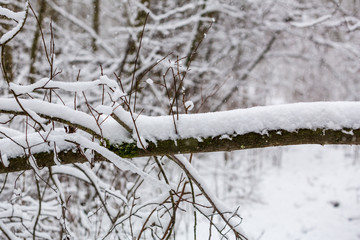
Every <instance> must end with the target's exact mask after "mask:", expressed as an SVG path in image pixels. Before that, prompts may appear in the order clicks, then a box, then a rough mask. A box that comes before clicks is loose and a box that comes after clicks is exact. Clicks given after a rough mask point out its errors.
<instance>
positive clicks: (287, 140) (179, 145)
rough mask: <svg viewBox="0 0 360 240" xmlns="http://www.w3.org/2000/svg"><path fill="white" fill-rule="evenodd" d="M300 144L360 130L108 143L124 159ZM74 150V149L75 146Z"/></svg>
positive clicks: (42, 163)
mask: <svg viewBox="0 0 360 240" xmlns="http://www.w3.org/2000/svg"><path fill="white" fill-rule="evenodd" d="M300 144H321V145H328V144H342V145H359V144H360V129H342V130H330V129H321V128H319V129H316V130H312V129H298V130H297V131H294V132H289V131H286V130H282V129H278V130H271V131H268V132H267V133H266V134H260V133H256V132H250V133H246V134H243V135H236V136H229V138H224V137H223V136H217V137H213V138H212V137H209V138H202V139H196V138H186V139H178V140H177V141H176V142H175V141H173V140H161V141H158V142H157V143H156V144H155V143H152V142H150V143H149V145H148V147H147V149H146V151H145V150H143V149H141V148H138V147H136V143H125V144H122V145H110V146H109V147H108V149H109V150H111V151H113V152H115V153H116V154H117V155H119V156H121V157H123V158H136V157H145V156H158V155H169V154H185V153H204V152H217V151H234V150H244V149H251V148H264V147H275V146H287V145H300ZM74 150H76V149H74ZM34 157H35V158H36V160H37V165H38V167H39V168H43V167H48V166H52V165H55V162H54V160H53V159H54V157H53V152H44V153H38V154H34ZM58 157H59V159H60V160H61V164H69V163H82V162H86V161H87V160H86V158H85V157H84V156H83V155H82V154H81V153H80V152H79V151H77V150H76V151H67V152H65V151H62V152H59V153H58ZM95 161H107V160H106V158H104V157H103V156H101V155H100V154H95ZM9 162H10V164H9V166H8V167H5V166H3V165H2V164H0V173H8V172H15V171H23V170H28V169H31V166H30V164H29V163H28V159H27V158H26V157H17V158H13V159H9Z"/></svg>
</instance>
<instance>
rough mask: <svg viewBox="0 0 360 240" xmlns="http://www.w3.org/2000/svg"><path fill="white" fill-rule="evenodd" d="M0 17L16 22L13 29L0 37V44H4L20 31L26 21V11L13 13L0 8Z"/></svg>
mask: <svg viewBox="0 0 360 240" xmlns="http://www.w3.org/2000/svg"><path fill="white" fill-rule="evenodd" d="M27 8H28V3H27V2H26V9H27ZM0 15H1V16H5V17H7V18H10V19H13V20H15V21H17V22H18V23H17V25H16V26H15V27H14V28H13V29H11V30H10V31H8V32H6V33H5V34H4V35H2V36H1V38H0V44H4V43H6V42H8V41H9V40H10V39H11V38H13V37H14V36H15V35H16V34H17V33H18V32H19V31H20V30H21V28H22V26H23V25H24V22H25V20H26V11H22V12H18V13H15V12H13V11H11V10H9V9H7V8H3V7H0Z"/></svg>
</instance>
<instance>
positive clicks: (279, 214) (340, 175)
mask: <svg viewBox="0 0 360 240" xmlns="http://www.w3.org/2000/svg"><path fill="white" fill-rule="evenodd" d="M354 148H355V147H348V146H347V147H332V146H325V147H322V146H314V145H312V146H311V145H304V146H291V147H284V148H283V149H284V153H283V156H282V160H281V162H282V163H281V167H274V166H269V165H270V164H266V165H267V166H268V167H267V169H268V170H266V171H264V172H262V173H261V176H260V178H261V182H260V184H259V185H258V187H257V192H259V195H260V198H259V199H258V200H259V202H258V203H250V204H242V205H241V216H242V217H243V222H242V224H241V226H242V227H243V228H244V229H246V231H247V233H248V234H249V236H251V237H253V238H252V239H261V240H268V239H269V240H271V239H276V240H290V239H291V240H296V239H301V240H314V239H346V240H357V239H360V228H359V226H360V185H359V183H360V174H359V170H360V164H359V163H360V162H359V159H357V160H356V159H354V156H353V154H349V151H350V150H352V153H354ZM346 152H348V153H347V154H346V155H345V154H344V153H346ZM355 161H357V163H355ZM225 202H226V200H225Z"/></svg>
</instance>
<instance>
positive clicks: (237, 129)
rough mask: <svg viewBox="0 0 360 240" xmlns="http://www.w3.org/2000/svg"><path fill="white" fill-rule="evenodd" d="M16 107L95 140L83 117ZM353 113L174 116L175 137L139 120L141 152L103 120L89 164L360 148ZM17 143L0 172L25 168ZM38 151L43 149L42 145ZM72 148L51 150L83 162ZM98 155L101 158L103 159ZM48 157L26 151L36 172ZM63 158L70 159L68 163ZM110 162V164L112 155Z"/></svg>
mask: <svg viewBox="0 0 360 240" xmlns="http://www.w3.org/2000/svg"><path fill="white" fill-rule="evenodd" d="M22 104H24V106H25V107H26V108H29V109H31V110H32V111H33V112H35V113H36V114H38V115H40V116H42V117H44V116H45V117H47V118H51V119H52V120H54V121H58V122H63V123H64V122H65V123H66V124H69V125H73V126H76V127H78V128H80V129H85V130H87V133H92V134H94V135H95V136H99V134H100V130H99V129H98V128H99V125H97V124H96V122H95V121H94V119H93V118H92V117H91V116H89V115H88V114H86V113H83V112H80V111H75V110H72V109H70V108H67V107H65V106H61V105H56V104H52V103H46V102H42V101H39V100H22ZM359 111H360V103H359V102H314V103H296V104H285V105H275V106H265V107H254V108H248V109H237V110H232V111H223V112H214V113H204V114H189V115H179V120H177V121H176V122H175V124H176V129H177V131H176V130H175V127H174V122H173V119H172V117H171V116H160V117H150V116H143V115H140V116H138V117H137V119H136V127H137V129H138V134H139V136H140V138H141V139H142V141H146V143H147V144H146V146H147V147H146V149H142V148H141V147H139V144H137V143H136V141H137V139H138V138H135V137H134V134H133V137H130V136H129V135H128V132H127V130H125V129H124V128H123V127H122V126H121V125H120V124H119V123H118V122H116V121H115V120H114V119H112V118H111V117H108V120H106V121H105V122H104V123H107V124H103V125H101V126H100V128H101V130H102V133H103V137H104V138H105V139H108V140H107V141H108V142H107V144H106V148H105V147H102V148H101V149H103V150H101V149H100V150H99V151H97V152H98V153H97V154H95V156H94V159H95V161H104V160H108V161H111V160H110V159H108V156H110V155H108V153H110V152H113V153H115V154H116V155H118V156H120V157H122V158H134V157H142V156H155V155H169V154H178V153H196V152H214V151H233V150H241V149H248V148H262V147H271V146H285V145H297V144H360V116H359V114H358V113H359ZM0 112H3V113H12V114H21V109H20V108H19V107H17V106H16V103H15V100H11V99H0ZM124 112H126V111H124ZM120 117H121V116H120ZM55 132H56V131H54V133H55ZM54 133H52V134H54ZM20 137H21V136H17V135H16V136H15V137H13V138H11V139H10V138H3V139H1V140H0V151H1V154H2V155H3V156H6V160H7V161H9V164H8V168H6V167H3V166H1V167H0V172H8V171H19V170H23V169H28V168H30V166H29V165H28V164H27V160H26V158H24V157H22V155H21V152H20V151H18V152H17V154H14V153H13V152H11V151H10V149H14V148H15V147H16V143H15V142H16V141H13V139H15V138H20ZM28 138H29V136H28ZM68 138H69V137H66V136H65V137H64V139H68ZM49 139H50V138H49ZM57 142H58V141H57ZM78 144H79V145H82V143H78ZM94 144H96V143H94ZM43 145H44V146H47V145H46V143H43ZM74 146H75V145H73V148H72V150H73V151H69V145H66V144H64V145H61V144H57V147H58V154H62V155H61V156H62V159H65V162H63V163H69V162H82V161H86V159H84V157H83V156H82V154H81V153H79V152H77V150H76V147H74ZM85 147H86V148H89V146H85ZM90 148H91V149H95V148H94V147H90ZM95 150H96V149H95ZM104 150H106V152H107V153H106V154H105V155H104V154H103V152H102V151H104ZM52 151H53V148H51V147H45V148H41V147H37V148H34V149H32V153H33V154H36V159H37V160H38V163H37V164H38V165H39V167H43V166H51V165H54V164H55V163H54V161H53V153H52ZM67 154H69V155H72V157H71V158H69V159H70V160H68V158H67V157H66V155H67ZM76 156H77V157H76ZM111 156H112V157H111V158H112V159H114V156H115V155H114V156H113V155H111Z"/></svg>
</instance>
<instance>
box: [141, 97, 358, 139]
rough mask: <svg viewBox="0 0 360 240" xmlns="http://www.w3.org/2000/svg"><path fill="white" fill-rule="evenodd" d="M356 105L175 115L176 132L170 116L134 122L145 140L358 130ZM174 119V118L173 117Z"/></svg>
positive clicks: (298, 105)
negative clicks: (299, 130) (250, 133)
mask: <svg viewBox="0 0 360 240" xmlns="http://www.w3.org/2000/svg"><path fill="white" fill-rule="evenodd" d="M359 113H360V102H313V103H294V104H284V105H274V106H264V107H253V108H247V109H237V110H231V111H223V112H214V113H202V114H188V115H179V120H177V121H176V129H177V133H176V131H175V127H174V121H173V117H172V116H161V117H148V116H142V115H140V116H139V117H138V119H137V120H136V125H137V128H138V130H139V134H140V136H141V137H143V138H144V139H146V140H149V141H153V142H156V141H157V140H166V139H173V140H176V139H180V138H191V137H192V138H199V137H200V138H201V137H215V136H222V135H225V134H226V135H229V136H233V135H241V134H246V133H249V132H256V133H263V134H266V132H267V131H269V130H280V129H282V130H286V131H290V132H293V131H296V130H297V129H317V128H324V129H336V130H339V129H343V128H352V129H358V128H359V127H360V114H359ZM175 118H176V116H175Z"/></svg>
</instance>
